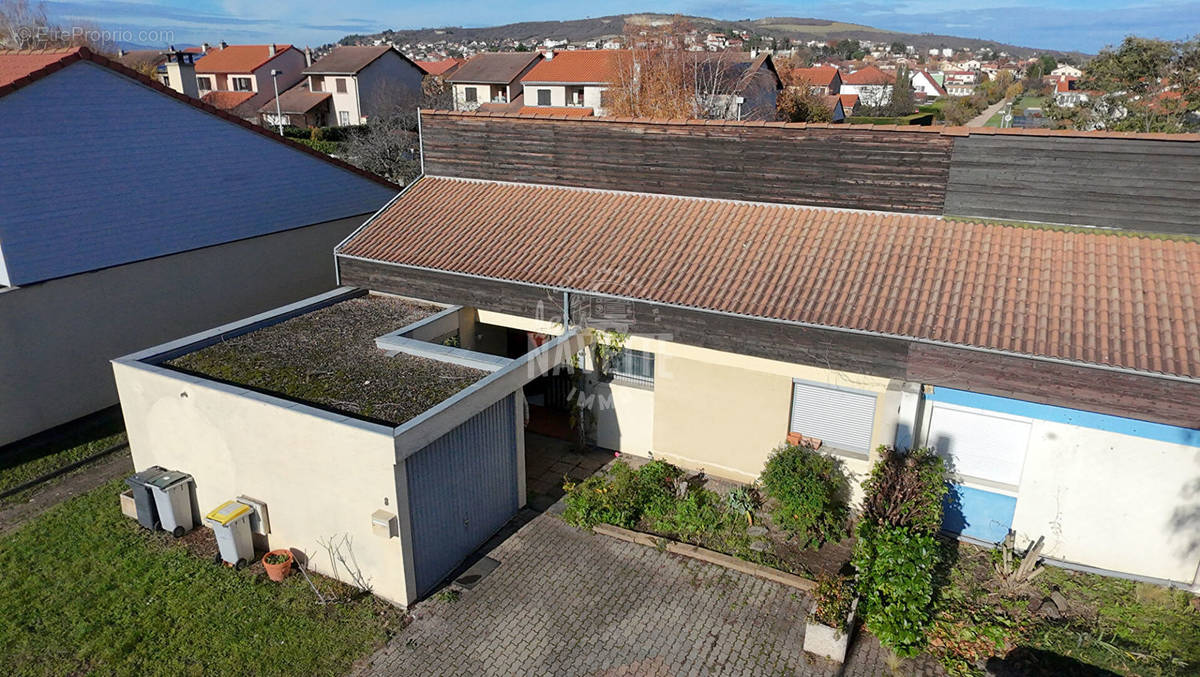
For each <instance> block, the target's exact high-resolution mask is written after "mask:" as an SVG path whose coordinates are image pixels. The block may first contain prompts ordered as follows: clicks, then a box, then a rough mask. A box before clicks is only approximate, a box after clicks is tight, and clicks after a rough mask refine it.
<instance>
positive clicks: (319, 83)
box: [312, 78, 325, 92]
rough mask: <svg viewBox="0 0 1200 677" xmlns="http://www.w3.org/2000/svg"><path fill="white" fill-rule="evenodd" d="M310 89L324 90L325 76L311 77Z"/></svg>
mask: <svg viewBox="0 0 1200 677" xmlns="http://www.w3.org/2000/svg"><path fill="white" fill-rule="evenodd" d="M312 91H314V92H323V91H325V78H313V79H312Z"/></svg>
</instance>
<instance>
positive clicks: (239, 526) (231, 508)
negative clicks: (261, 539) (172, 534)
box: [204, 501, 254, 569]
mask: <svg viewBox="0 0 1200 677" xmlns="http://www.w3.org/2000/svg"><path fill="white" fill-rule="evenodd" d="M253 513H254V509H253V508H251V507H250V506H248V505H246V504H245V503H239V502H238V501H225V502H224V503H222V504H221V505H219V506H217V507H216V509H215V510H212V511H210V512H209V513H208V514H207V515H205V516H204V523H205V524H207V525H208V526H209V527H210V528H211V529H212V530H213V535H214V536H216V538H217V549H218V550H219V551H220V553H219V554H218V555H217V559H218V561H220V560H224V561H225V562H226V563H227V564H232V565H233V566H235V567H237V568H239V569H241V568H242V567H244V566H246V565H247V564H249V563H250V562H251V561H253V560H254V541H253V539H252V538H251V536H250V517H251V516H252V515H253Z"/></svg>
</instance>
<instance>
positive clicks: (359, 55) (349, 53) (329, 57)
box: [304, 45, 407, 75]
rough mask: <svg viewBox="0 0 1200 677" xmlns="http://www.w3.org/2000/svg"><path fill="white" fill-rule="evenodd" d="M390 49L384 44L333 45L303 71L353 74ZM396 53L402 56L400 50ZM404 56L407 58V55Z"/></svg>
mask: <svg viewBox="0 0 1200 677" xmlns="http://www.w3.org/2000/svg"><path fill="white" fill-rule="evenodd" d="M390 51H392V48H391V47H388V46H386V45H384V46H381V47H334V48H333V50H332V51H330V52H329V53H328V54H326V55H325V56H323V57H321V58H320V59H318V60H317V61H316V63H314V64H313V65H311V66H309V67H308V68H305V69H304V73H305V74H306V75H308V74H318V75H320V74H325V75H354V74H356V73H358V72H359V71H361V70H362V69H364V68H366V67H367V66H369V65H371V64H372V63H374V61H375V60H376V59H378V58H379V57H381V56H383V55H384V54H387V53H388V52H390ZM396 54H397V55H400V56H403V55H401V54H400V52H396ZM405 58H406V59H407V57H405Z"/></svg>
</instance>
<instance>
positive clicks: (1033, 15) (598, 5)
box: [45, 0, 1200, 53]
mask: <svg viewBox="0 0 1200 677" xmlns="http://www.w3.org/2000/svg"><path fill="white" fill-rule="evenodd" d="M45 5H46V9H47V12H48V13H49V14H50V16H51V18H52V19H54V20H55V21H57V22H58V23H60V24H63V25H65V26H68V27H70V26H72V25H76V24H77V25H81V26H85V25H86V26H98V27H100V28H101V29H103V30H105V31H108V32H109V34H110V35H111V36H115V37H116V39H117V40H119V41H122V42H130V43H137V44H142V45H146V46H150V47H165V46H166V45H167V44H168V43H170V44H199V43H200V42H204V41H207V42H210V43H215V42H219V41H221V40H225V41H226V42H229V43H266V42H277V43H291V44H296V45H320V44H324V43H327V42H335V41H337V40H338V39H339V38H341V37H342V36H344V35H346V34H348V33H374V32H377V31H381V30H384V29H387V28H391V29H402V28H422V27H442V26H465V27H478V26H493V25H500V24H507V23H514V22H517V21H546V20H567V19H581V18H586V17H589V16H605V15H610V14H626V13H638V12H659V13H667V14H674V13H679V14H688V15H693V16H707V17H713V18H717V19H726V20H732V19H746V18H760V17H764V16H798V17H812V18H818V19H830V20H835V21H845V22H849V23H857V24H865V25H868V26H874V27H876V28H882V29H887V30H895V31H900V32H905V33H938V34H943V35H954V36H959V37H967V38H982V39H987V40H995V41H997V42H1004V43H1009V44H1017V45H1021V46H1027V47H1036V48H1043V49H1058V50H1064V51H1082V52H1088V53H1095V52H1097V51H1099V50H1100V49H1101V48H1103V47H1104V46H1106V45H1115V44H1118V43H1120V41H1121V40H1122V39H1123V38H1124V37H1125V36H1126V35H1129V34H1136V35H1140V36H1144V37H1156V38H1163V39H1172V40H1174V39H1181V38H1185V37H1189V36H1192V35H1195V34H1197V33H1200V0H1162V1H1161V2H1132V3H1131V2H1120V1H1119V0H1059V1H1046V2H1040V3H1039V2H1036V1H1035V0H1009V2H1008V3H1006V2H1005V0H990V1H988V0H960V1H959V2H952V3H951V2H946V0H894V1H881V0H861V1H860V2H854V3H851V2H845V1H840V0H828V1H824V0H823V1H817V2H780V1H772V0H691V1H689V0H642V1H634V0H591V1H590V2H587V3H573V2H569V1H567V2H564V1H562V0H558V1H556V2H551V1H549V0H525V1H524V2H512V3H509V2H496V0H455V1H454V2H441V1H439V0H420V1H409V0H403V1H396V0H392V1H387V0H156V1H150V0H49V1H47V2H46V3H45Z"/></svg>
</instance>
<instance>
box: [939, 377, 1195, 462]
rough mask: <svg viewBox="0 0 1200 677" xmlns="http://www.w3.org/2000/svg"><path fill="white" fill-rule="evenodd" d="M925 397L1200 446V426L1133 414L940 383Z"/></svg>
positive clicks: (1162, 440)
mask: <svg viewBox="0 0 1200 677" xmlns="http://www.w3.org/2000/svg"><path fill="white" fill-rule="evenodd" d="M925 398H926V399H928V400H932V401H934V402H945V403H947V404H957V405H960V406H963V407H973V408H975V409H984V410H987V411H998V412H1001V413H1005V414H1013V415H1015V416H1025V417H1027V418H1032V419H1037V420H1041V421H1053V422H1056V423H1066V424H1069V425H1077V426H1080V427H1083V428H1092V429H1095V430H1104V431H1107V432H1113V433H1120V434H1123V435H1132V436H1135V437H1142V438H1145V439H1149V440H1158V441H1160V442H1170V443H1172V444H1185V445H1188V446H1193V447H1200V429H1195V428H1180V427H1177V426H1170V425H1165V424H1162V423H1151V422H1149V421H1139V420H1136V419H1132V418H1122V417H1120V416H1109V415H1108V414H1097V413H1095V412H1091V411H1082V410H1080V409H1068V408H1066V407H1056V406H1052V405H1049V404H1036V403H1034V402H1026V401H1024V400H1014V399H1010V398H1007V397H997V396H995V395H981V394H979V393H972V392H968V391H965V390H955V389H953V388H943V387H941V386H937V387H935V388H934V391H933V393H932V394H929V395H926V396H925Z"/></svg>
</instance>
